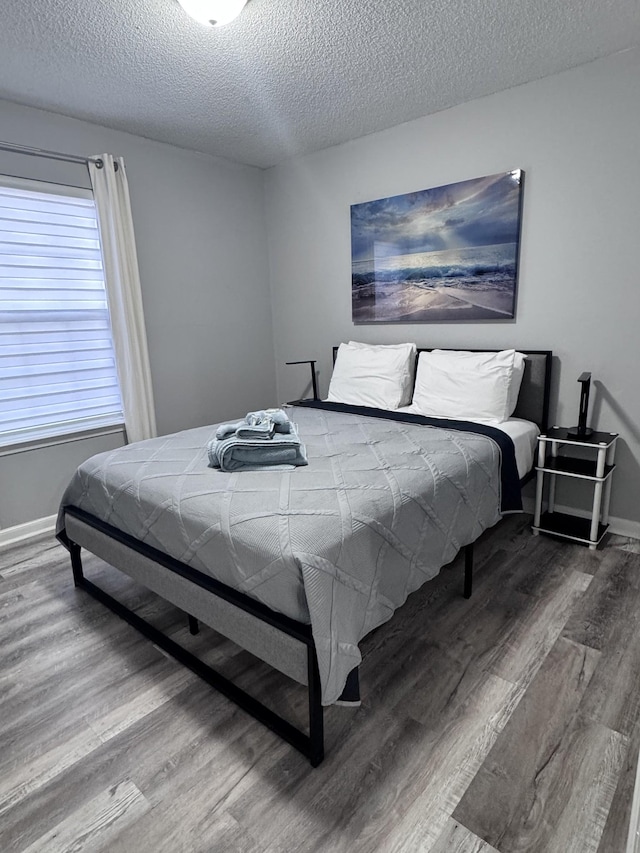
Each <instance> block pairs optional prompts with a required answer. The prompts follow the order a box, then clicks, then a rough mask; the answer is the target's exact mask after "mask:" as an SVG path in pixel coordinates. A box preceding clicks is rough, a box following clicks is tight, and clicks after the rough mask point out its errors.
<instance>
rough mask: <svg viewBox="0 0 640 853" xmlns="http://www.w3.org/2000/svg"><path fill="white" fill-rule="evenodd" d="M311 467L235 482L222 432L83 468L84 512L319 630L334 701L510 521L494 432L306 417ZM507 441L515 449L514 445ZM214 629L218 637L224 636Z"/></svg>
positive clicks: (296, 415) (98, 459) (298, 410)
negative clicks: (398, 624) (400, 619)
mask: <svg viewBox="0 0 640 853" xmlns="http://www.w3.org/2000/svg"><path fill="white" fill-rule="evenodd" d="M290 417H291V419H292V420H294V421H296V422H297V424H298V429H299V433H300V437H301V439H302V440H303V441H304V443H305V444H306V448H307V455H308V459H309V465H308V466H305V467H300V468H297V469H295V470H293V471H286V472H282V471H260V472H242V473H225V472H222V471H219V470H213V469H211V468H209V467H208V465H207V451H206V447H207V443H208V441H209V440H210V439H211V438H212V437H213V436H214V435H215V430H216V427H215V426H210V427H203V428H200V429H195V430H186V431H184V432H181V433H176V434H174V435H170V436H164V437H161V438H155V439H151V440H149V441H143V442H137V443H135V444H131V445H128V446H126V447H123V448H118V449H117V450H113V451H110V452H108V453H103V454H99V455H98V456H94V457H92V458H91V459H89V460H88V461H87V462H85V463H83V465H81V466H80V468H79V469H78V471H77V473H76V475H75V476H74V478H73V480H72V481H71V483H70V485H69V487H68V488H67V490H66V492H65V494H64V497H63V500H62V505H61V512H60V516H59V524H58V532H59V534H61V535H62V537H64V524H65V517H64V507H65V506H75V507H78V508H79V509H82V510H84V511H85V512H88V513H90V514H91V515H93V516H95V517H97V518H99V519H101V520H102V521H105V522H107V523H108V524H110V525H112V526H114V527H116V528H118V529H119V530H121V531H123V532H124V533H127V534H129V535H131V536H133V537H135V538H136V539H137V540H139V541H141V542H144V543H146V544H148V545H150V546H152V547H154V548H157V549H159V550H160V551H162V552H164V553H165V554H169V555H170V556H172V557H175V558H176V559H178V560H180V561H181V562H183V563H185V564H187V565H189V566H191V567H192V568H194V569H196V570H198V571H201V572H203V573H205V574H209V575H210V576H212V577H215V578H217V579H218V580H220V581H222V582H223V583H225V584H227V585H229V586H232V587H234V588H236V589H238V590H240V591H241V592H244V593H246V594H248V595H251V596H253V597H254V598H256V599H257V600H259V601H262V602H263V603H264V604H266V605H267V606H268V607H270V608H271V609H273V610H276V611H278V612H281V613H284V614H285V615H287V616H290V617H292V618H294V619H296V620H298V621H302V622H306V623H310V624H311V628H312V632H313V638H314V643H315V646H316V651H317V656H318V666H319V670H320V680H321V685H322V701H323V704H331V703H333V702H335V701H336V700H337V699H338V697H339V696H340V694H341V692H342V689H343V687H344V684H345V681H346V678H347V676H348V674H349V672H350V671H351V670H352V669H353V668H354V667H355V666H357V665H358V664H359V663H360V660H361V656H360V651H359V649H358V642H359V641H360V640H361V639H362V638H363V637H364V636H365V635H366V634H367V633H369V631H371V630H372V629H373V628H375V627H377V626H378V625H380V624H382V623H383V622H385V621H386V620H387V619H389V618H390V617H391V616H392V614H393V612H394V610H395V609H396V608H397V607H399V606H401V605H402V604H403V602H404V601H405V600H406V598H407V596H408V595H409V594H410V593H411V592H412V591H414V590H415V589H417V588H418V587H419V586H421V585H422V584H423V583H424V582H425V581H427V580H429V579H431V578H433V577H434V576H435V575H436V574H437V573H438V571H439V570H440V568H441V567H442V566H443V565H445V564H446V563H448V562H450V561H451V560H452V559H453V558H454V557H455V555H456V553H457V552H458V550H459V549H460V548H461V547H463V546H464V545H467V544H469V543H470V542H473V541H474V540H475V539H477V537H478V536H479V535H480V534H481V533H482V532H483V531H484V530H485V529H487V528H488V527H490V526H492V525H493V524H495V523H496V522H497V521H498V520H499V519H500V518H501V498H502V491H503V486H502V482H501V474H503V473H504V470H503V469H506V468H509V467H510V468H511V469H512V470H513V478H514V479H515V483H516V486H517V475H516V472H515V464H513V460H511V465H510V466H509V465H505V464H503V462H504V459H503V455H502V451H501V449H500V446H499V444H498V443H496V441H495V440H493V439H492V438H490V437H488V436H487V435H486V434H479V433H474V432H467V431H461V430H460V429H457V430H456V429H453V428H452V429H445V428H442V427H425V426H423V425H421V424H419V423H405V422H402V421H397V420H386V419H384V417H383V418H374V417H370V416H364V415H362V414H358V413H351V412H348V411H323V410H316V409H311V408H302V407H295V408H292V409H291V410H290ZM508 444H509V442H506V444H505V446H506V445H508ZM214 627H215V626H214Z"/></svg>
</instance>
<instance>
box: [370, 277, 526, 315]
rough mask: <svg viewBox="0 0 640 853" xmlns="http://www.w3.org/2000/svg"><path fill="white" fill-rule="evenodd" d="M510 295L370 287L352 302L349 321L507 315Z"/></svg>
mask: <svg viewBox="0 0 640 853" xmlns="http://www.w3.org/2000/svg"><path fill="white" fill-rule="evenodd" d="M512 298H513V297H512V294H511V293H509V292H504V291H501V290H500V289H493V288H488V289H476V290H472V289H471V288H464V287H423V286H421V285H416V284H413V283H410V282H397V283H392V284H391V283H385V284H383V285H382V286H377V287H376V286H375V285H374V286H370V287H368V288H366V292H362V291H361V292H360V294H359V295H358V297H357V298H356V297H355V294H354V299H353V322H354V323H371V322H376V321H377V322H383V323H384V322H387V323H388V322H397V323H398V322H400V323H410V322H413V323H419V322H425V321H442V320H452V321H454V320H491V319H494V320H495V319H505V317H509V316H510V308H511V305H512Z"/></svg>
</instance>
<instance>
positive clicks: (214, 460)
mask: <svg viewBox="0 0 640 853" xmlns="http://www.w3.org/2000/svg"><path fill="white" fill-rule="evenodd" d="M207 452H208V454H209V465H210V467H212V468H220V469H221V470H222V471H267V470H271V471H273V470H280V471H288V470H291V469H292V468H295V467H297V466H298V465H308V464H309V463H308V460H307V451H306V448H305V446H304V445H303V444H302V443H301V442H300V438H299V437H298V433H297V431H296V429H295V426H294V425H293V424H291V432H290V433H289V434H286V435H279V434H275V435H273V437H272V438H271V439H270V440H269V441H265V440H264V439H263V438H259V439H255V438H240V437H239V436H238V435H236V434H234V435H230V436H228V437H227V438H224V439H222V440H219V439H212V440H211V441H210V442H209V444H208V445H207Z"/></svg>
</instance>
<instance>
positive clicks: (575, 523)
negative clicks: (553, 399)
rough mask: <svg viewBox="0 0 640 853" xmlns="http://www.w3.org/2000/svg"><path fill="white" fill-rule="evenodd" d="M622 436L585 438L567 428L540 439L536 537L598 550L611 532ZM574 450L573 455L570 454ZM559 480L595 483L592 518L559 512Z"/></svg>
mask: <svg viewBox="0 0 640 853" xmlns="http://www.w3.org/2000/svg"><path fill="white" fill-rule="evenodd" d="M617 440H618V434H617V433H614V432H596V431H594V432H592V433H591V435H589V436H587V437H584V438H577V437H576V436H575V435H571V434H570V433H569V430H568V429H566V428H564V427H554V428H553V429H550V430H548V432H547V433H546V435H540V436H538V464H537V465H536V472H537V480H536V505H535V513H534V518H533V534H534V536H537V535H538V533H548V534H551V535H553V536H560V537H562V538H563V539H570V540H572V541H573V542H580V543H582V544H583V545H588V546H589V548H590V549H591V550H595V549H596V548H597V547H598V544H599V543H600V541H601V540H602V537H603V536H604V534H605V533H606V532H607V527H608V526H609V525H608V517H609V498H610V496H611V477H612V474H613V471H614V469H615V467H616V466H615V465H614V462H613V459H614V455H615V452H616V441H617ZM567 450H570V455H566V451H567ZM545 475H548V477H549V494H548V509H547V512H545V513H543V512H542V496H543V491H544V479H545ZM557 477H573V478H575V479H578V480H583V481H585V482H588V483H592V484H593V506H592V509H591V515H590V516H589V517H588V518H582V517H580V516H578V515H572V514H571V513H566V512H556V511H555V491H556V478H557Z"/></svg>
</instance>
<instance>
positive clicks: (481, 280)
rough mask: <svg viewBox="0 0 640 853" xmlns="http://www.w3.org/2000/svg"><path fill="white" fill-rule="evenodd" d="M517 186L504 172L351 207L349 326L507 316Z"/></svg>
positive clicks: (517, 179)
mask: <svg viewBox="0 0 640 853" xmlns="http://www.w3.org/2000/svg"><path fill="white" fill-rule="evenodd" d="M520 184H521V172H519V171H518V172H509V173H507V174H506V175H493V176H489V177H487V178H479V179H476V180H474V181H464V182H461V183H459V184H451V185H448V186H447V187H439V188H436V189H434V190H424V191H422V192H420V193H411V194H408V195H406V196H396V197H393V198H389V199H381V200H378V201H376V202H367V203H365V204H362V205H354V206H353V207H352V217H351V221H352V232H351V233H352V308H353V320H354V322H355V323H375V322H386V323H389V322H396V323H419V322H433V321H454V320H504V319H511V318H513V316H514V310H515V288H516V277H517V259H518V245H519V219H520V215H519V213H520ZM509 238H511V239H509ZM407 249H417V251H407Z"/></svg>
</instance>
